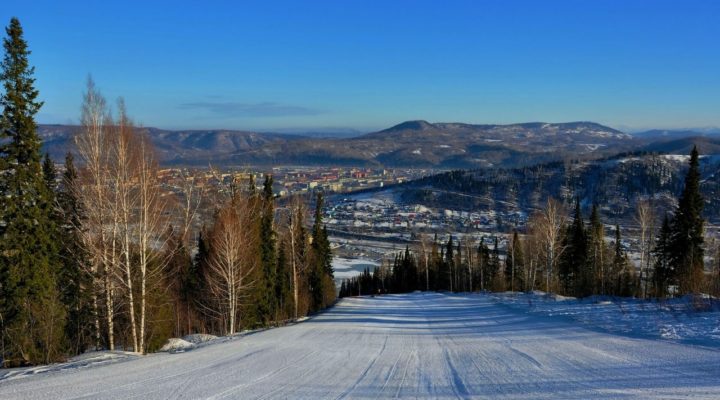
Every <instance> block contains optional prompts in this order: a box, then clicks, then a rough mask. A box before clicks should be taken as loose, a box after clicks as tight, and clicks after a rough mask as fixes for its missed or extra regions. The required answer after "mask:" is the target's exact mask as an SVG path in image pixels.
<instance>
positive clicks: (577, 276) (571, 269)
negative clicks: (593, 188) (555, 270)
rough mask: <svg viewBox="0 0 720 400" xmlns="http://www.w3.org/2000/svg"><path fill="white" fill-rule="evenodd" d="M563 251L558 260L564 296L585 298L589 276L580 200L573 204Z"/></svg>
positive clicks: (586, 240)
mask: <svg viewBox="0 0 720 400" xmlns="http://www.w3.org/2000/svg"><path fill="white" fill-rule="evenodd" d="M564 245H565V251H564V252H563V255H562V257H561V260H560V269H559V272H560V278H561V282H562V284H563V288H564V290H565V293H566V294H569V295H572V296H580V297H582V296H587V295H589V294H591V291H592V288H591V287H590V286H591V280H592V278H591V276H590V275H591V274H590V273H589V272H588V268H587V258H588V238H587V232H586V231H585V223H584V222H583V217H582V211H581V209H580V200H579V199H578V200H576V202H575V214H574V216H573V221H572V223H571V224H570V226H568V228H567V233H566V235H565V238H564Z"/></svg>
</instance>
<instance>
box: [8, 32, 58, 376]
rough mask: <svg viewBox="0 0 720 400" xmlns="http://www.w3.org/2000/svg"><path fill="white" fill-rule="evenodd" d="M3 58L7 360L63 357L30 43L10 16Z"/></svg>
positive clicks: (50, 206)
mask: <svg viewBox="0 0 720 400" xmlns="http://www.w3.org/2000/svg"><path fill="white" fill-rule="evenodd" d="M6 33H7V37H6V38H5V39H4V40H3V47H4V50H5V54H4V57H3V61H2V64H1V65H0V81H1V82H2V85H3V89H4V90H3V93H2V95H0V107H1V108H2V116H1V117H0V132H1V133H0V135H1V136H0V143H1V147H0V160H1V161H0V314H2V317H3V322H2V339H3V344H4V346H3V348H4V354H3V360H4V363H5V364H25V363H41V362H50V361H53V360H57V359H59V358H60V357H61V356H62V354H61V353H60V350H61V345H60V342H61V339H62V338H61V333H62V331H63V327H64V319H65V314H64V312H63V308H62V306H61V304H60V302H59V294H58V288H57V280H56V275H57V273H58V270H59V257H58V247H59V246H58V243H57V235H56V233H57V230H56V226H55V223H54V220H53V203H52V198H53V196H52V193H51V191H50V190H49V189H48V186H47V184H46V182H45V180H44V177H43V172H42V167H41V161H40V160H41V154H40V145H41V143H40V138H39V137H38V135H37V132H36V131H37V126H36V123H35V118H34V117H35V114H36V113H37V112H38V110H39V109H40V107H41V106H42V102H40V101H38V100H37V97H38V91H37V90H36V89H35V79H34V78H33V74H34V68H33V67H31V66H30V64H29V60H28V56H29V55H30V50H28V46H27V43H26V42H25V40H24V39H23V29H22V27H21V25H20V22H19V21H18V19H17V18H12V19H11V20H10V25H9V26H8V27H7V28H6Z"/></svg>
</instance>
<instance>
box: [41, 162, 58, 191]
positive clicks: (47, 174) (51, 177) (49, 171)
mask: <svg viewBox="0 0 720 400" xmlns="http://www.w3.org/2000/svg"><path fill="white" fill-rule="evenodd" d="M42 170H43V179H44V180H45V185H46V186H47V188H48V190H49V191H50V193H51V194H52V193H53V191H54V190H55V179H56V178H57V170H56V169H55V163H54V162H53V161H52V160H51V159H50V154H49V153H45V159H44V160H43V165H42Z"/></svg>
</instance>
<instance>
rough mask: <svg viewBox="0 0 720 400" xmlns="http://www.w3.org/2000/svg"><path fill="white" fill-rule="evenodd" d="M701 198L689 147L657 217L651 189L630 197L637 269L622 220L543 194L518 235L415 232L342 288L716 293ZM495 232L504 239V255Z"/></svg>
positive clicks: (717, 278)
mask: <svg viewBox="0 0 720 400" xmlns="http://www.w3.org/2000/svg"><path fill="white" fill-rule="evenodd" d="M704 203H705V202H704V199H703V196H702V195H701V193H700V171H699V155H698V151H697V148H694V149H693V150H692V152H691V155H690V160H689V168H688V172H687V174H686V177H685V182H684V186H683V190H682V192H681V194H680V196H679V198H678V202H677V206H676V209H675V210H674V213H672V214H668V215H664V217H663V219H662V224H659V223H658V221H657V219H658V216H657V215H655V213H654V207H653V204H652V199H651V198H650V199H643V200H641V201H640V202H639V204H638V205H637V208H636V209H637V212H636V216H635V221H636V223H637V230H636V231H637V235H636V236H637V237H635V238H634V239H636V242H637V243H638V246H637V247H638V250H639V256H640V260H639V266H638V267H639V268H636V267H635V266H634V265H633V264H632V263H631V262H630V261H629V259H628V255H627V247H628V245H627V242H626V241H624V240H623V237H622V232H621V228H620V226H619V225H615V226H614V227H610V228H608V227H607V225H606V224H605V223H604V222H603V221H602V218H601V216H600V212H599V207H598V205H592V207H591V211H590V215H589V216H585V215H583V212H582V207H581V204H580V201H579V200H576V201H575V205H574V209H573V211H569V210H568V209H567V207H566V206H565V205H564V204H563V203H561V202H559V201H557V200H555V199H553V198H548V200H547V202H546V203H545V205H544V207H543V208H541V209H540V210H538V211H536V212H535V213H533V214H532V215H531V216H530V218H529V221H528V227H527V230H526V231H525V232H522V234H521V233H520V232H518V231H517V230H516V231H514V232H513V233H512V234H510V235H503V234H496V235H492V236H490V237H489V238H488V237H481V238H480V239H479V240H477V239H474V238H472V237H471V236H470V235H465V236H464V237H462V238H461V239H460V240H457V239H456V238H454V237H453V236H452V235H450V236H449V237H447V239H446V240H444V241H441V240H438V237H437V235H435V237H434V238H433V239H429V237H428V236H427V235H424V234H421V235H420V237H419V240H418V244H417V245H415V246H414V248H413V249H411V248H410V247H407V248H406V249H405V251H404V252H402V253H399V254H397V255H396V257H395V258H394V259H393V260H392V261H391V262H389V263H387V264H386V265H383V266H381V267H378V268H376V269H375V270H374V271H372V272H371V271H369V270H365V271H364V272H363V273H362V274H361V275H360V276H358V277H354V278H350V279H346V280H345V281H343V282H342V285H341V289H340V296H341V297H344V296H355V295H366V294H378V293H404V292H410V291H414V290H425V291H427V290H437V291H451V292H472V291H485V290H489V291H506V290H512V291H533V290H544V291H546V292H553V293H559V294H563V295H568V296H576V297H586V296H591V295H610V296H636V297H643V298H646V297H655V298H666V297H668V296H678V295H685V294H689V293H701V292H704V293H709V292H712V293H718V292H719V291H720V266H716V268H715V270H714V271H710V272H706V268H705V260H704V257H705V239H704V235H705V227H704V224H705V221H704V219H703V217H702V212H703V207H704ZM657 225H660V227H659V229H656V226H657ZM608 236H610V237H612V239H611V240H607V239H606V238H607V237H608ZM499 241H504V242H505V243H506V244H505V246H504V247H505V251H504V254H503V255H501V254H500V252H499V250H498V242H499ZM718 253H719V254H718V255H720V250H719V251H718ZM716 262H717V260H716ZM710 269H712V268H710Z"/></svg>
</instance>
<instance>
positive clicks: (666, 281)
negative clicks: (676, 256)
mask: <svg viewBox="0 0 720 400" xmlns="http://www.w3.org/2000/svg"><path fill="white" fill-rule="evenodd" d="M671 240H672V228H671V227H670V220H669V219H668V216H667V215H665V218H663V223H662V227H661V228H660V233H659V234H658V236H657V240H656V241H655V248H654V249H653V256H654V257H655V268H654V271H653V277H652V282H653V288H654V292H655V297H657V298H665V297H667V295H668V286H669V285H671V284H674V282H673V278H674V274H673V271H672V266H671V264H670V258H671V256H672V249H671V247H670V245H671Z"/></svg>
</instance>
